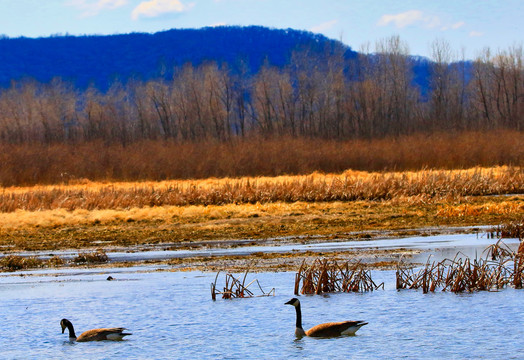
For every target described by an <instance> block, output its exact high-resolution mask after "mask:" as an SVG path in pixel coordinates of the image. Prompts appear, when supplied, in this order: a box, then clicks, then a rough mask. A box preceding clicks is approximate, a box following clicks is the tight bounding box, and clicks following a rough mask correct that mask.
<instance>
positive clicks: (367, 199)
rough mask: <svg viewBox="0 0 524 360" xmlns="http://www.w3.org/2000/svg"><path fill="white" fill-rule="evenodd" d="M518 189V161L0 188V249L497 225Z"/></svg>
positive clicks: (521, 181) (511, 214) (523, 185)
mask: <svg viewBox="0 0 524 360" xmlns="http://www.w3.org/2000/svg"><path fill="white" fill-rule="evenodd" d="M523 193H524V171H523V170H522V169H521V168H519V167H494V168H472V169H467V170H450V171H444V170H423V171H418V172H383V173H378V172H357V171H346V172H343V173H340V174H321V173H313V174H310V175H304V176H280V177H257V178H255V177H253V178H236V179H233V178H227V179H207V180H181V181H164V182H130V183H124V182H121V183H96V182H88V181H83V182H81V183H75V184H63V185H53V186H51V185H50V186H35V187H9V188H2V189H1V190H0V204H1V205H0V206H1V209H0V246H1V247H2V249H3V250H4V252H5V251H7V252H16V251H20V250H55V249H95V248H99V247H105V248H109V249H110V247H114V246H124V247H125V246H134V245H142V244H185V245H184V246H190V245H191V244H192V243H193V244H197V243H198V242H201V241H214V240H234V239H253V241H254V242H255V243H256V241H257V239H267V238H272V237H299V236H301V237H303V236H320V237H325V238H331V239H332V238H346V237H348V236H350V235H348V234H349V233H354V232H364V233H363V234H364V235H361V236H368V235H366V232H370V231H374V230H393V231H398V232H399V233H402V232H409V231H412V230H413V229H415V230H416V229H417V228H424V227H432V226H465V225H499V224H501V223H504V222H509V221H520V220H521V219H522V218H523V216H524V196H523V195H522V194H523ZM519 194H520V195H519ZM188 244H189V245H188ZM195 246H196V245H195Z"/></svg>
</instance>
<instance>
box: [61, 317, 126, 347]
mask: <svg viewBox="0 0 524 360" xmlns="http://www.w3.org/2000/svg"><path fill="white" fill-rule="evenodd" d="M60 325H61V326H62V334H63V333H64V331H65V329H66V328H68V329H69V340H70V341H77V342H84V341H102V340H122V338H123V337H124V336H126V335H132V334H131V333H124V332H123V331H124V330H126V329H125V328H121V327H119V328H103V329H93V330H87V331H85V332H83V333H82V334H80V336H79V337H76V335H75V328H74V327H73V324H72V323H71V321H69V320H67V319H62V321H60Z"/></svg>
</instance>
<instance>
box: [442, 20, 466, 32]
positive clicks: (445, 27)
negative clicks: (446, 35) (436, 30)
mask: <svg viewBox="0 0 524 360" xmlns="http://www.w3.org/2000/svg"><path fill="white" fill-rule="evenodd" d="M465 24H466V23H465V22H464V21H459V22H456V23H454V24H451V25H446V26H443V27H441V28H440V30H442V31H446V30H449V29H453V30H457V29H459V28H461V27H463V26H464V25H465Z"/></svg>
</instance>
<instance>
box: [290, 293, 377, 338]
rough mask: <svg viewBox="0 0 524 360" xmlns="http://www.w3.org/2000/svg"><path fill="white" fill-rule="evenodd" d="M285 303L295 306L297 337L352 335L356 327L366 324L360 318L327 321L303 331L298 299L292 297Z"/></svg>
mask: <svg viewBox="0 0 524 360" xmlns="http://www.w3.org/2000/svg"><path fill="white" fill-rule="evenodd" d="M286 305H293V306H294V307H295V310H296V313H297V323H296V329H295V335H296V336H297V337H303V336H310V337H336V336H342V335H354V334H355V333H356V332H357V330H358V329H360V328H361V327H362V326H364V325H366V324H367V322H364V321H361V320H357V321H340V322H329V323H324V324H320V325H317V326H313V327H312V328H311V329H309V330H307V331H304V329H303V328H302V310H301V308H300V300H298V299H297V298H293V299H291V300H289V301H288V302H287V303H286Z"/></svg>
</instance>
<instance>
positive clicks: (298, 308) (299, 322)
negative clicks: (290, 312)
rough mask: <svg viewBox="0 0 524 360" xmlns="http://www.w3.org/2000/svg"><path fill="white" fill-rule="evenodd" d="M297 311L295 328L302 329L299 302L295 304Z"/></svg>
mask: <svg viewBox="0 0 524 360" xmlns="http://www.w3.org/2000/svg"><path fill="white" fill-rule="evenodd" d="M295 310H296V312H297V328H299V329H302V310H300V303H298V304H297V306H295Z"/></svg>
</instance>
